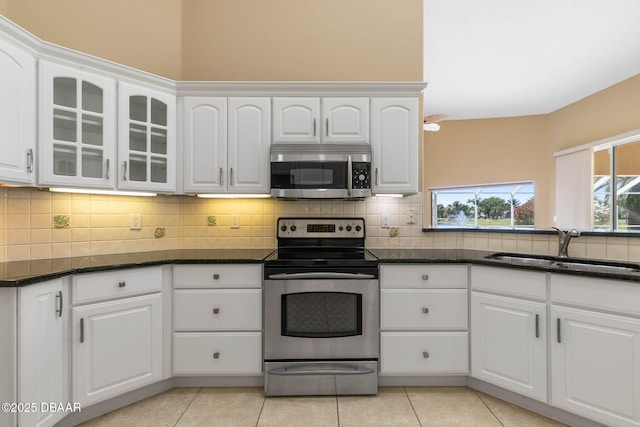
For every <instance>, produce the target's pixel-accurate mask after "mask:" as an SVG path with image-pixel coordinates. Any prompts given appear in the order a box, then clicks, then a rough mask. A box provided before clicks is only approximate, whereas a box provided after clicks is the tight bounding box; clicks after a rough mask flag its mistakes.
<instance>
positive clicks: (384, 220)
mask: <svg viewBox="0 0 640 427" xmlns="http://www.w3.org/2000/svg"><path fill="white" fill-rule="evenodd" d="M380 226H381V227H382V228H389V227H390V224H389V214H382V215H381V216H380Z"/></svg>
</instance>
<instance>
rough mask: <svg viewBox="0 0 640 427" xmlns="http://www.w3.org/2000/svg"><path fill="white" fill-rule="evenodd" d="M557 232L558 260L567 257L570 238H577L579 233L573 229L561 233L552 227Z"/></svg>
mask: <svg viewBox="0 0 640 427" xmlns="http://www.w3.org/2000/svg"><path fill="white" fill-rule="evenodd" d="M553 228H554V229H555V230H556V231H557V232H558V258H568V257H569V253H568V251H569V243H571V238H572V237H579V236H580V232H579V231H578V230H576V229H575V228H572V229H571V230H569V231H562V230H560V229H559V228H556V227H553Z"/></svg>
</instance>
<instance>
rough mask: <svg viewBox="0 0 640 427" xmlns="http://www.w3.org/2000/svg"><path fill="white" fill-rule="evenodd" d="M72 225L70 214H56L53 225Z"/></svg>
mask: <svg viewBox="0 0 640 427" xmlns="http://www.w3.org/2000/svg"><path fill="white" fill-rule="evenodd" d="M70 225H71V218H70V217H69V215H54V216H53V226H54V227H55V228H67V227H69V226H70Z"/></svg>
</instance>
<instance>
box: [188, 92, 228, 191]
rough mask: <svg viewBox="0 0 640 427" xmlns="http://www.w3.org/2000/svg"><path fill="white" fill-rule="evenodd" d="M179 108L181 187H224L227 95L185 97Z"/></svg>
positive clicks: (191, 188) (190, 189)
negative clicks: (182, 168)
mask: <svg viewBox="0 0 640 427" xmlns="http://www.w3.org/2000/svg"><path fill="white" fill-rule="evenodd" d="M183 109H184V115H183V119H184V125H183V128H184V189H185V191H186V192H215V193H218V192H223V191H226V189H227V180H226V179H225V176H226V175H227V99H226V98H219V97H185V98H184V103H183Z"/></svg>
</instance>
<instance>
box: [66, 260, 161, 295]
mask: <svg viewBox="0 0 640 427" xmlns="http://www.w3.org/2000/svg"><path fill="white" fill-rule="evenodd" d="M71 283H72V303H73V304H79V303H86V302H94V301H98V300H102V299H112V298H122V297H128V296H132V295H140V294H144V293H150V292H156V291H161V290H162V267H148V268H133V269H124V270H113V271H105V272H102V273H88V274H80V275H77V276H73V278H72V282H71Z"/></svg>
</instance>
